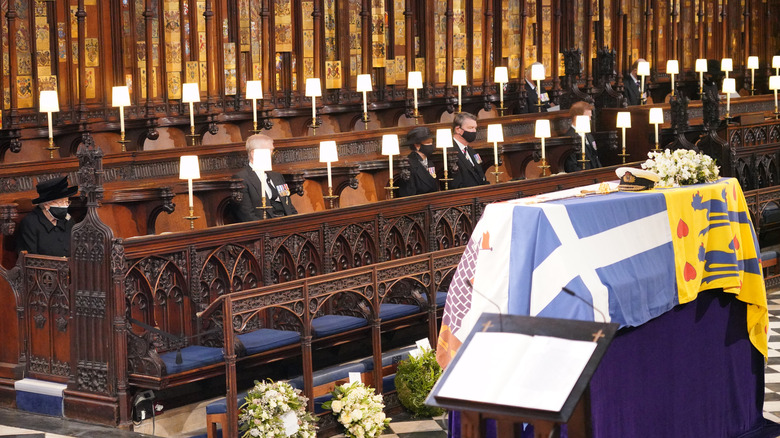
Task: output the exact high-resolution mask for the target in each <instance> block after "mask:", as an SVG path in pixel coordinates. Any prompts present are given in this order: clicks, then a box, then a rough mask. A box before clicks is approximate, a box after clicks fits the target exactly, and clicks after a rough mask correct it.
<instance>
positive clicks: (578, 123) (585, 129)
mask: <svg viewBox="0 0 780 438" xmlns="http://www.w3.org/2000/svg"><path fill="white" fill-rule="evenodd" d="M574 131H576V132H577V133H578V134H580V138H581V139H582V159H581V160H578V161H579V162H580V164H582V170H585V165H586V164H587V163H588V160H586V159H585V135H586V134H588V133H589V132H590V116H586V115H581V116H577V117H576V118H575V119H574Z"/></svg>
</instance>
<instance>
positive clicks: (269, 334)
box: [236, 329, 301, 355]
mask: <svg viewBox="0 0 780 438" xmlns="http://www.w3.org/2000/svg"><path fill="white" fill-rule="evenodd" d="M236 337H237V338H238V339H239V340H240V341H241V343H242V344H244V347H245V348H246V354H247V355H252V354H257V353H260V352H262V351H266V350H272V349H274V348H278V347H283V346H285V345H290V344H294V343H297V342H299V341H300V340H301V334H300V333H298V332H294V331H291V330H274V329H260V330H255V331H253V332H249V333H244V334H241V335H238V336H236Z"/></svg>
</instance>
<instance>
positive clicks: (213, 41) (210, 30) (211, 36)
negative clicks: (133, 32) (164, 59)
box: [147, 0, 221, 113]
mask: <svg viewBox="0 0 780 438" xmlns="http://www.w3.org/2000/svg"><path fill="white" fill-rule="evenodd" d="M213 2H214V0H206V10H205V11H204V12H203V17H205V19H206V71H207V72H208V74H207V76H206V78H207V84H208V85H207V87H206V88H207V92H208V96H207V97H206V112H207V113H211V110H212V108H214V107H215V106H216V103H217V98H216V94H217V66H216V59H214V58H215V57H214V51H216V50H217V49H218V47H221V44H220V45H219V46H218V45H217V30H216V28H215V27H216V24H215V23H214V7H213ZM147 46H148V44H147Z"/></svg>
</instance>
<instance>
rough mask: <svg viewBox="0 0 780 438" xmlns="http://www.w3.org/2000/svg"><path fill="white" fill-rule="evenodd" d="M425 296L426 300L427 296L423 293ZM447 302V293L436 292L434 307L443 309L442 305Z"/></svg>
mask: <svg viewBox="0 0 780 438" xmlns="http://www.w3.org/2000/svg"><path fill="white" fill-rule="evenodd" d="M423 295H425V300H426V301H427V300H428V294H427V293H423ZM446 302H447V292H436V307H444V303H446Z"/></svg>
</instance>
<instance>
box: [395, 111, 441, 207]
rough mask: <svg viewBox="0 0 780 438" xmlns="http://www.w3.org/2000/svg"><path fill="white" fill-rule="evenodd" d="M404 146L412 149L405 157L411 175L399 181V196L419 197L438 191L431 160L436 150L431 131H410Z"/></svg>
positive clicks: (420, 129)
mask: <svg viewBox="0 0 780 438" xmlns="http://www.w3.org/2000/svg"><path fill="white" fill-rule="evenodd" d="M406 144H408V145H409V147H410V148H411V149H412V153H410V154H409V156H408V157H407V159H408V160H409V172H410V174H411V175H410V176H409V179H408V180H403V179H402V180H400V181H399V183H398V186H399V187H398V194H399V196H411V195H420V194H423V193H431V192H435V191H437V190H439V182H438V181H436V167H434V165H433V160H432V159H431V156H432V155H433V151H435V150H436V148H435V147H434V146H433V134H431V130H430V129H428V128H426V127H424V126H418V127H417V128H414V129H412V130H411V131H409V133H408V134H407V135H406Z"/></svg>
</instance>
